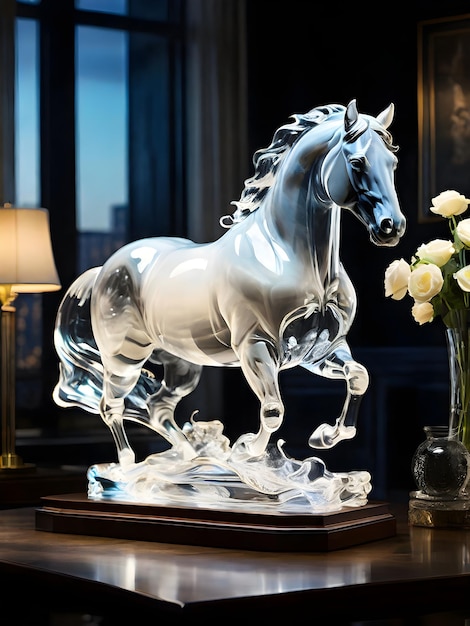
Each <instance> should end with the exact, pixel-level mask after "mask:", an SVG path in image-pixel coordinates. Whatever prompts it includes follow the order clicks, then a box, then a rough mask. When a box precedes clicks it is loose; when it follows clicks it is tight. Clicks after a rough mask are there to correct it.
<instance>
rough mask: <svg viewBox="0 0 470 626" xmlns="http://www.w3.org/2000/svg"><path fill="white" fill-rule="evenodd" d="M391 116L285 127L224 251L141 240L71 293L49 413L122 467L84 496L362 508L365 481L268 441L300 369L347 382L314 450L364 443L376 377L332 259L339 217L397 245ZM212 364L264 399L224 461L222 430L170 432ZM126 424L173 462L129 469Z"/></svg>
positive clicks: (313, 120) (336, 109)
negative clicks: (349, 217)
mask: <svg viewBox="0 0 470 626" xmlns="http://www.w3.org/2000/svg"><path fill="white" fill-rule="evenodd" d="M393 115H394V107H393V104H391V105H390V106H389V107H388V108H387V109H386V110H384V111H383V112H382V113H380V114H379V115H378V116H377V117H373V116H369V115H364V114H359V113H358V110H357V105H356V102H355V100H352V101H351V102H350V103H349V105H348V106H347V107H345V106H342V105H337V104H333V105H327V106H320V107H317V108H314V109H312V110H311V111H309V112H308V113H306V114H304V115H300V114H296V115H293V116H292V119H293V121H292V122H291V123H288V124H286V125H284V126H282V127H281V128H279V129H278V130H277V131H276V133H275V134H274V137H273V140H272V143H271V145H270V146H269V147H268V148H267V149H264V150H258V151H257V152H256V153H255V155H254V158H253V163H254V167H255V172H254V175H253V176H252V177H251V178H250V179H248V180H247V181H246V182H245V188H244V190H243V192H242V195H241V198H240V200H239V201H238V202H234V203H233V204H234V205H235V206H236V210H235V211H234V212H233V214H230V215H227V216H225V217H223V218H222V219H221V225H222V226H224V227H226V229H227V230H226V232H224V233H223V234H222V236H221V237H220V238H219V239H217V240H216V241H213V242H210V243H203V244H199V243H194V242H192V241H189V240H186V239H181V238H177V237H156V238H148V239H142V240H139V241H135V242H133V243H130V244H128V245H126V246H124V247H123V248H121V249H120V250H118V251H117V252H115V253H114V254H113V255H112V256H111V257H110V258H109V259H108V260H107V261H106V263H104V265H103V266H102V267H97V268H93V269H90V270H88V271H86V272H85V273H83V274H82V275H81V276H79V277H78V278H77V279H76V280H75V282H74V283H73V284H72V285H71V286H70V288H69V289H68V291H67V293H66V294H65V297H64V298H63V300H62V303H61V305H60V307H59V310H58V315H57V321H56V328H55V346H56V350H57V353H58V356H59V361H60V362H59V369H60V375H59V380H58V383H57V385H56V388H55V389H54V394H53V395H54V399H55V402H56V403H57V404H58V405H60V406H64V407H66V406H78V407H81V408H82V409H85V410H87V411H90V412H94V413H97V414H99V415H100V416H101V418H102V419H103V420H104V422H105V423H106V424H107V425H108V426H109V428H110V430H111V433H112V435H113V437H114V440H115V443H116V446H117V456H118V462H116V463H102V464H98V465H93V466H92V467H90V468H89V470H88V475H87V476H88V480H89V483H88V485H89V487H88V497H89V498H92V499H103V498H110V499H115V500H127V501H134V502H135V501H137V502H145V503H149V502H150V503H165V504H168V503H178V504H180V505H181V504H184V505H185V506H188V504H189V505H191V504H192V505H193V506H209V507H227V506H228V507H230V508H233V507H242V508H244V510H248V509H255V510H257V511H263V510H271V511H272V510H273V508H276V510H279V511H315V512H318V511H322V512H323V511H324V512H326V511H333V510H339V509H340V508H342V507H343V506H360V505H364V504H366V503H367V497H368V493H370V491H371V475H370V474H369V473H368V472H367V471H359V470H356V471H353V472H349V473H347V472H345V473H338V474H336V473H333V472H330V471H328V469H327V468H326V464H325V463H324V462H323V461H322V460H321V459H320V458H318V457H317V456H312V457H310V458H307V459H303V460H296V459H294V458H290V457H289V456H288V455H287V454H286V453H285V452H284V450H283V446H284V443H285V442H283V441H282V440H278V441H273V436H274V434H275V433H276V431H278V429H279V428H280V426H281V423H282V421H283V419H284V404H283V400H282V397H281V391H280V385H279V381H278V376H279V373H280V371H281V370H284V369H286V368H293V367H296V366H301V367H304V368H306V369H307V370H309V371H310V372H312V374H315V375H319V376H324V377H327V378H330V379H339V380H342V381H345V383H346V399H345V402H344V407H343V409H342V411H341V414H340V415H339V416H338V417H337V419H336V421H335V420H334V419H332V420H331V422H332V423H324V424H321V425H319V426H318V427H317V428H316V429H315V430H314V431H313V433H312V435H311V436H310V439H309V444H310V446H311V447H312V448H314V449H319V450H322V449H326V448H330V447H332V446H335V445H336V444H338V443H339V442H341V441H342V440H345V439H351V438H353V437H354V436H355V433H356V419H357V415H358V408H359V405H360V400H361V398H362V397H363V395H364V393H365V392H366V390H367V387H368V384H369V376H368V372H367V370H366V368H365V367H364V366H363V365H361V364H360V363H357V362H356V361H355V360H354V358H353V356H352V355H351V350H350V348H349V346H348V343H347V333H348V331H349V329H350V327H351V324H352V323H353V319H354V316H355V313H356V304H357V299H356V293H355V290H354V288H353V285H352V283H351V281H350V279H349V278H348V276H347V274H346V272H345V270H344V267H343V265H342V263H341V260H340V254H339V252H340V222H341V211H342V210H343V209H347V210H349V211H352V212H353V213H354V215H355V216H356V217H357V218H358V219H359V220H360V221H361V222H362V223H363V224H364V226H365V227H366V228H367V230H368V232H369V236H370V240H371V241H372V242H373V243H374V244H376V245H378V246H394V245H396V244H397V243H398V241H399V239H400V237H401V236H402V235H403V233H404V231H405V218H404V216H403V214H402V212H401V210H400V206H399V202H398V199H397V194H396V190H395V186H394V177H395V168H396V164H397V158H396V151H397V147H396V146H394V145H393V142H392V137H391V135H390V133H389V131H388V130H387V128H388V126H389V125H390V123H391V122H392V118H393ZM204 366H215V367H239V368H241V371H242V372H243V374H244V377H245V379H246V381H247V383H248V385H249V386H250V387H251V389H252V391H253V392H254V393H255V394H256V396H257V398H258V399H259V404H260V410H259V430H258V432H256V433H245V434H242V435H241V436H240V437H239V438H238V439H237V440H236V441H235V442H234V443H233V445H231V442H230V441H229V440H228V438H227V437H226V436H225V435H224V434H223V427H224V425H223V422H221V421H219V420H218V419H216V420H213V421H207V422H204V421H202V420H201V421H198V420H197V419H195V415H196V413H197V411H195V413H193V415H192V416H191V417H190V420H189V421H188V422H186V423H185V424H184V425H183V426H182V427H180V426H179V425H178V423H177V420H176V419H175V408H176V406H177V404H178V402H179V401H180V400H181V399H182V398H183V397H184V396H187V395H188V394H190V393H191V392H192V391H193V390H194V389H195V388H196V386H197V384H198V382H199V379H200V376H201V371H202V368H203V367H204ZM156 371H162V372H163V373H162V374H161V375H160V377H158V376H157V374H156V373H155V372H156ZM126 420H130V421H132V422H137V423H139V424H143V425H145V426H147V427H148V428H149V429H151V430H152V431H154V432H156V433H158V435H160V436H161V437H163V438H164V439H165V440H166V442H167V444H166V443H165V446H166V447H165V449H164V450H163V451H161V452H159V453H156V454H151V455H149V456H148V458H146V459H145V460H144V461H141V462H136V459H135V454H134V451H133V449H132V447H131V445H130V443H129V440H128V437H127V435H126V431H125V422H126Z"/></svg>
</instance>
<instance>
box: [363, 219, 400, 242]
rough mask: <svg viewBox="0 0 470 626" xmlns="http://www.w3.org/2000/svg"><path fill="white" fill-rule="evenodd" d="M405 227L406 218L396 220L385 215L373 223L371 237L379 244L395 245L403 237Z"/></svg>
mask: <svg viewBox="0 0 470 626" xmlns="http://www.w3.org/2000/svg"><path fill="white" fill-rule="evenodd" d="M405 229H406V221H405V218H401V219H400V220H399V221H397V222H396V221H394V220H393V219H392V218H391V217H384V218H382V219H381V220H380V222H378V224H374V225H372V224H371V227H370V239H371V241H372V242H373V243H374V244H375V245H377V246H389V247H393V246H396V245H397V244H398V242H399V241H400V239H401V238H402V237H403V235H404V233H405Z"/></svg>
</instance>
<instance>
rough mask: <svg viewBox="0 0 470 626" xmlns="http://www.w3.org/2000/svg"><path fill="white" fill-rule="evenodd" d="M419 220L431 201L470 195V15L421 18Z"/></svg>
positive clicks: (427, 215) (427, 216) (425, 218)
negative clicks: (450, 195)
mask: <svg viewBox="0 0 470 626" xmlns="http://www.w3.org/2000/svg"><path fill="white" fill-rule="evenodd" d="M417 95H418V148H419V151H418V167H419V169H418V206H419V215H418V222H421V223H423V222H431V221H435V220H438V219H440V217H439V216H436V215H434V214H433V213H432V212H431V211H430V207H431V205H432V204H431V200H432V198H434V197H435V196H437V195H438V194H439V193H441V192H442V191H446V190H447V189H454V190H456V191H458V192H460V193H462V194H464V195H465V196H466V197H470V14H467V15H459V16H452V17H448V18H443V19H434V20H427V21H422V22H418V94H417Z"/></svg>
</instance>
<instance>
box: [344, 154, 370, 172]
mask: <svg viewBox="0 0 470 626" xmlns="http://www.w3.org/2000/svg"><path fill="white" fill-rule="evenodd" d="M349 165H350V166H351V168H352V169H353V170H354V171H355V172H363V171H364V170H366V169H367V168H368V167H369V161H368V160H367V157H365V156H364V155H363V154H361V155H357V154H356V155H354V156H351V157H349Z"/></svg>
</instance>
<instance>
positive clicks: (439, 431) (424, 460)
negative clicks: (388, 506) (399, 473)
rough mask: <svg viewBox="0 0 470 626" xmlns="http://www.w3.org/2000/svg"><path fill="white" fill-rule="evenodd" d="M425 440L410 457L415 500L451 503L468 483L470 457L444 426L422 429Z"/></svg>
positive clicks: (461, 493) (463, 491)
mask: <svg viewBox="0 0 470 626" xmlns="http://www.w3.org/2000/svg"><path fill="white" fill-rule="evenodd" d="M424 432H425V434H426V440H425V441H423V442H422V443H421V444H420V445H419V446H418V448H417V449H416V452H415V453H414V455H413V460H412V474H413V478H414V480H415V483H416V486H417V488H418V490H419V491H417V492H415V494H414V495H415V497H417V498H424V499H438V500H442V501H445V500H453V499H455V498H459V497H462V496H464V494H465V487H466V485H467V482H468V479H469V471H470V453H469V452H468V450H467V448H466V447H465V446H464V445H463V443H462V442H461V441H459V440H458V438H457V437H456V435H455V433H454V434H451V435H449V427H448V426H425V427H424Z"/></svg>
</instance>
